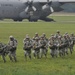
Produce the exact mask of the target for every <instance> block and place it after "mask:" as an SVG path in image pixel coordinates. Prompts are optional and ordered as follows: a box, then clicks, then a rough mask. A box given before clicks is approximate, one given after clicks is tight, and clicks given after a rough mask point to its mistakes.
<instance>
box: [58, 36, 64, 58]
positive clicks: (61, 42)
mask: <svg viewBox="0 0 75 75" xmlns="http://www.w3.org/2000/svg"><path fill="white" fill-rule="evenodd" d="M58 42H59V45H58V49H59V56H60V57H61V56H63V55H64V53H65V52H64V49H65V47H64V42H63V37H62V36H59V37H58Z"/></svg>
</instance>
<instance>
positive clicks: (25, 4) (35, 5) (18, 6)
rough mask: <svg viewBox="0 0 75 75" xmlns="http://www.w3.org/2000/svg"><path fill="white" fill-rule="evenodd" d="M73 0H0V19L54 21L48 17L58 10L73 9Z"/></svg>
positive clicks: (74, 0) (74, 5)
mask: <svg viewBox="0 0 75 75" xmlns="http://www.w3.org/2000/svg"><path fill="white" fill-rule="evenodd" d="M74 9H75V0H60V1H59V0H0V20H1V19H13V20H14V21H22V20H23V19H28V20H29V21H31V22H32V21H38V20H44V21H54V20H53V19H51V18H48V17H47V16H49V15H50V14H52V13H53V12H56V11H57V12H58V11H63V10H66V11H75V10H74Z"/></svg>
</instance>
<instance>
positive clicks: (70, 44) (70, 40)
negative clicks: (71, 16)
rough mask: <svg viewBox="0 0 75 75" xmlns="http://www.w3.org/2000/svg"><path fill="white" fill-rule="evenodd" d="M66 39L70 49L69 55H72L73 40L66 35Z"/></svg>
mask: <svg viewBox="0 0 75 75" xmlns="http://www.w3.org/2000/svg"><path fill="white" fill-rule="evenodd" d="M66 37H67V40H68V43H69V46H68V48H69V49H70V53H71V54H72V52H73V45H74V43H73V39H72V38H71V37H70V36H69V35H68V34H67V35H66Z"/></svg>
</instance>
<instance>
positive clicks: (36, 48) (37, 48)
mask: <svg viewBox="0 0 75 75" xmlns="http://www.w3.org/2000/svg"><path fill="white" fill-rule="evenodd" d="M33 50H34V52H33V54H34V57H35V58H36V57H37V58H38V59H39V52H40V43H39V38H38V37H36V38H35V41H34V42H33Z"/></svg>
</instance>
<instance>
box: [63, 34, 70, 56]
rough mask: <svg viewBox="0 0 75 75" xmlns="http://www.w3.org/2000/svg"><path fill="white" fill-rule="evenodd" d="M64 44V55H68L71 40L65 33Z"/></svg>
mask: <svg viewBox="0 0 75 75" xmlns="http://www.w3.org/2000/svg"><path fill="white" fill-rule="evenodd" d="M63 44H64V46H63V47H64V55H65V54H67V55H68V47H69V41H68V39H67V36H66V35H65V34H64V36H63Z"/></svg>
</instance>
